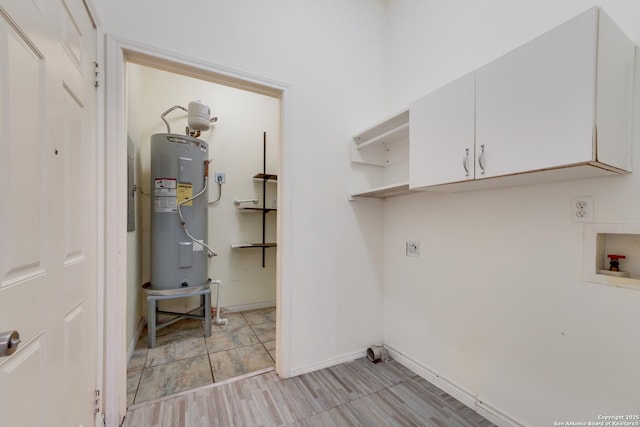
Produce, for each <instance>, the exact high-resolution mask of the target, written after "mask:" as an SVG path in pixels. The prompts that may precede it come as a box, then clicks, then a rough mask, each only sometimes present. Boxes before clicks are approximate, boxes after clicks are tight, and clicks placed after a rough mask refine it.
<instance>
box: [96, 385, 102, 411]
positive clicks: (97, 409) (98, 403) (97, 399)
mask: <svg viewBox="0 0 640 427" xmlns="http://www.w3.org/2000/svg"><path fill="white" fill-rule="evenodd" d="M95 397H96V408H95V413H96V414H99V413H100V403H102V398H101V397H100V390H98V389H96V396H95Z"/></svg>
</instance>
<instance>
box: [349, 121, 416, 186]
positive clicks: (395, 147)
mask: <svg viewBox="0 0 640 427" xmlns="http://www.w3.org/2000/svg"><path fill="white" fill-rule="evenodd" d="M350 149H351V162H352V163H360V164H364V165H369V166H374V168H373V169H369V170H368V171H367V173H368V174H369V177H370V178H372V179H370V180H371V181H374V182H378V183H380V185H377V186H375V187H370V188H364V189H362V190H359V191H356V192H354V193H352V194H351V197H377V198H384V197H392V196H399V195H402V194H407V193H408V192H409V185H408V181H409V109H405V110H402V111H400V112H399V113H397V114H394V115H393V116H391V117H389V118H387V119H385V120H383V121H381V122H378V123H376V124H375V125H373V126H371V127H370V128H368V129H365V130H363V131H362V132H360V133H358V134H357V135H355V136H354V137H353V142H352V143H351V147H350Z"/></svg>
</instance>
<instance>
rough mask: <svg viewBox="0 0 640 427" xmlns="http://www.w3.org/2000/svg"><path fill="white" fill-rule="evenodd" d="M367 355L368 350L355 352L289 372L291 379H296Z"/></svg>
mask: <svg viewBox="0 0 640 427" xmlns="http://www.w3.org/2000/svg"><path fill="white" fill-rule="evenodd" d="M366 354H367V350H366V349H362V350H358V351H354V352H352V353H347V354H343V355H341V356H337V357H332V358H331V359H326V360H323V361H321V362H317V363H312V364H311V365H305V366H299V367H297V368H293V369H291V370H290V371H289V375H290V376H291V377H295V376H298V375H302V374H307V373H309V372H313V371H317V370H319V369H324V368H330V367H331V366H335V365H339V364H341V363H346V362H352V361H354V360H356V359H360V358H361V357H365V356H366Z"/></svg>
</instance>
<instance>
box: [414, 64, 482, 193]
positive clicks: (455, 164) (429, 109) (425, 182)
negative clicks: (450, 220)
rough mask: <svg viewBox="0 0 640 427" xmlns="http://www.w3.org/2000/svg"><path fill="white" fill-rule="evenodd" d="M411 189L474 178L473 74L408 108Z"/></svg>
mask: <svg viewBox="0 0 640 427" xmlns="http://www.w3.org/2000/svg"><path fill="white" fill-rule="evenodd" d="M409 117H410V121H411V128H410V130H409V141H410V144H409V183H410V185H411V187H412V188H420V187H425V186H430V185H438V184H446V183H448V182H459V181H466V180H472V179H474V178H475V73H470V74H467V75H466V76H464V77H462V78H460V79H458V80H455V81H453V82H451V83H449V84H448V85H446V86H444V87H442V88H440V89H438V90H436V91H434V92H432V93H430V94H429V95H427V96H425V97H422V98H420V99H419V100H417V101H415V102H414V103H412V104H411V105H410V107H409Z"/></svg>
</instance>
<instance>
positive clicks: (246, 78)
mask: <svg viewBox="0 0 640 427" xmlns="http://www.w3.org/2000/svg"><path fill="white" fill-rule="evenodd" d="M129 61H132V62H135V63H138V64H141V65H147V66H152V67H155V68H160V69H164V70H166V71H172V72H176V73H179V74H185V75H189V76H191V77H196V78H202V79H204V80H209V81H212V82H215V83H219V84H223V85H227V86H232V87H236V88H240V89H245V90H249V91H252V92H257V93H261V94H265V95H271V96H274V97H277V98H279V99H280V129H281V132H280V142H279V143H280V146H279V148H280V149H279V159H278V161H279V166H280V170H279V173H278V174H279V175H280V176H279V177H278V223H277V241H278V251H277V255H276V324H277V327H276V372H277V373H278V375H279V376H281V377H283V378H288V377H290V376H291V369H290V354H291V321H290V318H291V304H290V300H291V286H290V280H289V277H290V273H289V271H288V270H287V269H286V268H285V266H287V265H288V263H287V262H286V260H288V259H290V256H289V254H290V248H289V245H288V244H287V243H288V242H290V241H291V240H290V239H289V236H291V234H292V230H291V228H292V226H291V224H292V222H291V221H290V219H289V215H290V212H291V198H290V196H289V194H291V191H290V184H289V183H290V182H292V180H291V179H289V173H290V171H291V170H292V168H291V167H290V164H291V162H290V161H289V158H290V156H291V154H290V151H291V149H290V146H289V143H288V139H287V127H286V123H287V113H288V106H289V104H290V102H289V100H290V97H291V89H290V88H289V87H288V85H287V84H285V83H282V82H278V81H275V80H272V79H267V78H264V77H261V76H257V75H254V74H250V73H246V72H243V71H239V70H235V69H232V68H229V67H225V66H221V65H217V64H213V63H209V62H206V61H202V60H199V59H195V58H191V57H187V56H185V55H182V54H179V53H176V52H170V51H166V50H161V49H158V48H156V47H152V46H148V45H143V44H140V43H137V42H133V41H130V40H125V39H122V38H118V37H116V36H113V35H107V36H106V48H105V65H106V67H105V68H106V82H105V85H106V94H105V104H104V105H105V115H104V118H105V125H104V141H105V143H104V167H105V170H104V174H102V176H104V187H103V188H104V203H105V205H104V209H102V210H101V212H104V222H103V223H104V233H105V239H104V250H105V252H104V270H103V272H104V284H105V285H104V349H105V352H104V382H103V384H104V413H105V421H106V425H120V423H121V421H122V419H123V417H124V416H125V414H126V409H127V407H126V396H127V393H126V372H127V348H128V344H129V343H127V342H126V303H127V301H126V283H127V244H126V243H127V241H126V236H127V229H126V227H127V194H126V193H127V133H126V131H127V129H126V114H127V100H126V87H127V86H126V84H127V82H126V63H127V62H129ZM106 349H113V350H108V351H107V350H106Z"/></svg>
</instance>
